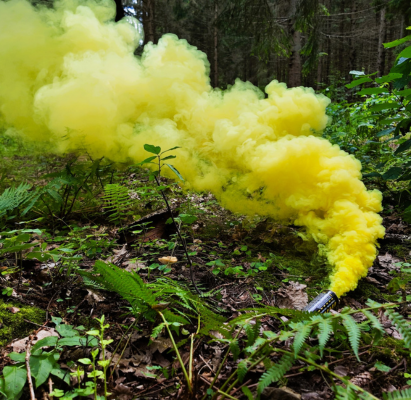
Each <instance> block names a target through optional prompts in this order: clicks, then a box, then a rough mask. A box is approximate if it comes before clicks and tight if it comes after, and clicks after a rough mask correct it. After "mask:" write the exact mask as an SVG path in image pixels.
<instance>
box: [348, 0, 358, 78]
mask: <svg viewBox="0 0 411 400" xmlns="http://www.w3.org/2000/svg"><path fill="white" fill-rule="evenodd" d="M352 5H353V6H352V8H351V13H352V14H351V16H350V24H349V33H350V34H352V32H353V30H354V15H355V13H356V11H357V3H356V0H354V1H352ZM349 45H350V53H349V54H350V60H349V68H350V71H353V70H355V69H356V65H355V64H356V59H357V47H356V43H355V41H354V39H353V37H352V36H351V37H350V40H349Z"/></svg>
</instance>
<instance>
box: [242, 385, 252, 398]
mask: <svg viewBox="0 0 411 400" xmlns="http://www.w3.org/2000/svg"><path fill="white" fill-rule="evenodd" d="M241 391H242V392H243V393H244V394H245V395H246V396H247V399H248V400H254V396H253V394H252V392H251V390H250V389H249V388H248V387H247V386H243V387H242V388H241Z"/></svg>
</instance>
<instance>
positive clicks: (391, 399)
mask: <svg viewBox="0 0 411 400" xmlns="http://www.w3.org/2000/svg"><path fill="white" fill-rule="evenodd" d="M382 398H383V399H384V400H411V389H404V390H396V391H394V392H390V393H383V395H382Z"/></svg>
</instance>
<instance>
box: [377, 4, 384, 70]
mask: <svg viewBox="0 0 411 400" xmlns="http://www.w3.org/2000/svg"><path fill="white" fill-rule="evenodd" d="M385 14H386V8H385V7H383V8H382V9H381V11H380V26H379V29H378V56H377V71H378V76H382V75H384V56H385V54H384V46H383V43H384V41H385V30H386V21H385Z"/></svg>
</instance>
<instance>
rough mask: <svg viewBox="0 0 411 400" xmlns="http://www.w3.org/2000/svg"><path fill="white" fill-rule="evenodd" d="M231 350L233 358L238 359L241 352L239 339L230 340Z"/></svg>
mask: <svg viewBox="0 0 411 400" xmlns="http://www.w3.org/2000/svg"><path fill="white" fill-rule="evenodd" d="M230 351H231V353H232V354H233V360H234V361H237V359H238V356H239V355H240V353H241V350H240V346H239V345H238V340H233V341H232V342H230Z"/></svg>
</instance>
